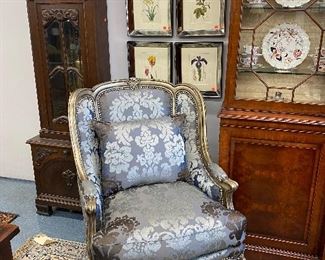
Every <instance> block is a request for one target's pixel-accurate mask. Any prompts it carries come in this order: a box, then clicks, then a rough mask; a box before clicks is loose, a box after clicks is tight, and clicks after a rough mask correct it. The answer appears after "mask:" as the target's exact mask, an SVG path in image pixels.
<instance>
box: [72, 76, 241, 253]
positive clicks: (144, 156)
mask: <svg viewBox="0 0 325 260" xmlns="http://www.w3.org/2000/svg"><path fill="white" fill-rule="evenodd" d="M69 127H70V133H71V142H72V148H73V154H74V158H75V163H76V167H77V172H78V184H79V190H80V200H81V205H82V209H83V214H84V219H85V223H86V240H87V250H88V254H89V258H90V259H240V258H243V257H244V254H243V252H244V243H243V241H244V238H245V227H246V219H245V217H244V216H243V215H242V214H241V213H239V212H238V211H235V210H234V208H233V202H232V194H233V192H234V191H235V190H236V189H237V187H238V185H237V183H236V182H235V181H232V180H231V179H229V178H228V177H227V175H226V173H225V172H224V171H223V170H222V169H221V168H220V167H219V166H218V165H217V164H215V163H212V162H211V159H210V157H209V154H208V147H207V138H206V126H205V106H204V101H203V98H202V96H201V94H200V92H199V91H198V89H197V88H195V87H193V86H190V85H177V86H174V85H172V84H169V83H167V82H162V81H153V80H152V81H149V80H146V81H145V80H138V79H130V80H120V81H113V82H106V83H102V84H99V85H97V86H95V87H94V88H92V89H78V90H76V91H75V92H74V93H73V94H72V95H71V97H70V100H69Z"/></svg>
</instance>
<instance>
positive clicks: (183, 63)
mask: <svg viewBox="0 0 325 260" xmlns="http://www.w3.org/2000/svg"><path fill="white" fill-rule="evenodd" d="M175 45H176V71H177V81H178V83H190V84H193V85H195V86H196V87H198V88H199V89H200V90H201V92H202V94H203V96H204V97H213V98H221V95H222V86H221V85H222V51H223V43H221V42H220V43H176V44H175Z"/></svg>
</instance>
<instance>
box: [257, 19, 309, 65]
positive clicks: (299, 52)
mask: <svg viewBox="0 0 325 260" xmlns="http://www.w3.org/2000/svg"><path fill="white" fill-rule="evenodd" d="M309 46H310V41H309V37H308V35H307V33H306V32H305V31H304V30H303V29H302V28H301V27H300V26H298V25H297V24H287V23H283V24H280V25H278V26H276V27H274V28H272V29H271V30H270V31H269V32H268V33H267V34H266V35H265V37H264V39H263V43H262V54H263V57H264V59H265V60H266V61H267V62H268V63H269V64H270V65H271V66H272V67H274V68H277V69H285V70H286V69H291V68H294V67H296V66H298V65H299V64H301V63H302V62H303V61H304V59H305V58H306V57H307V55H308V52H309Z"/></svg>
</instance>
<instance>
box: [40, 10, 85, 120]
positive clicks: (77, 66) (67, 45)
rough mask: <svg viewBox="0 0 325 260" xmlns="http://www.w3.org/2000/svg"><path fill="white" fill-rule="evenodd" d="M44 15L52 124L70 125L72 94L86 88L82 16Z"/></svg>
mask: <svg viewBox="0 0 325 260" xmlns="http://www.w3.org/2000/svg"><path fill="white" fill-rule="evenodd" d="M41 15H42V22H43V33H44V40H45V47H46V50H45V51H46V59H47V73H48V83H49V89H48V91H49V97H50V102H49V103H50V106H51V108H50V111H51V113H52V121H53V122H54V123H67V119H68V117H67V114H68V111H67V104H68V98H69V93H70V92H72V91H73V90H75V89H77V88H81V87H83V74H82V59H81V52H80V35H79V34H80V33H79V31H80V27H79V12H78V10H77V9H73V8H57V9H55V8H54V9H43V10H42V11H41Z"/></svg>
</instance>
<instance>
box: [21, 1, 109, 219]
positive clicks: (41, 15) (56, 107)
mask: <svg viewBox="0 0 325 260" xmlns="http://www.w3.org/2000/svg"><path fill="white" fill-rule="evenodd" d="M27 9H28V18H29V25H30V33H31V42H32V52H33V59H34V71H35V79H36V88H37V98H38V108H39V114H40V122H41V130H40V133H39V135H38V136H35V137H34V138H32V139H30V140H28V141H27V143H28V144H30V145H31V148H32V158H33V166H34V173H35V182H36V189H37V198H36V208H37V212H38V213H40V214H46V215H49V214H51V213H52V207H59V208H65V209H70V210H80V204H79V194H78V187H77V178H76V169H75V166H74V161H73V155H72V150H71V144H70V137H69V128H68V117H67V114H68V112H67V110H68V108H67V107H68V106H67V105H68V98H69V94H70V93H71V92H73V91H74V90H75V89H77V88H82V87H92V86H94V85H96V84H98V83H100V82H103V81H107V80H110V65H109V49H108V32H107V7H106V1H105V0H96V1H89V0H88V1H87V0H27Z"/></svg>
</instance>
